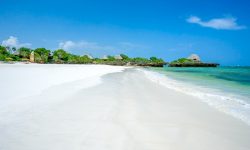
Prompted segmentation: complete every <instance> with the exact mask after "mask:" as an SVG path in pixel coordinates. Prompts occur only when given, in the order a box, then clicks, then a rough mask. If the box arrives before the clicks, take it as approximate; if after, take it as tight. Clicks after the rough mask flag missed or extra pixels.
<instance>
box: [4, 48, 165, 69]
mask: <svg viewBox="0 0 250 150" xmlns="http://www.w3.org/2000/svg"><path fill="white" fill-rule="evenodd" d="M31 55H32V56H33V58H34V62H36V63H57V64H107V65H133V66H152V67H162V66H163V65H165V64H166V63H165V62H164V60H163V59H160V58H156V57H150V59H147V58H142V57H135V58H130V57H128V56H127V55H125V54H120V55H118V56H110V55H109V56H107V57H105V58H103V59H101V58H92V57H90V56H88V55H84V56H79V55H74V54H71V53H69V52H67V51H65V50H63V49H58V50H55V51H50V50H48V49H46V48H36V49H34V50H32V49H30V48H26V47H21V48H19V49H16V48H14V47H13V48H10V47H4V46H0V61H6V62H11V61H23V62H28V61H29V60H30V58H31V57H30V56H31Z"/></svg>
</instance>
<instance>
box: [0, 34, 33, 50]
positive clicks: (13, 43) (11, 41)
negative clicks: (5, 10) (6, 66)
mask: <svg viewBox="0 0 250 150" xmlns="http://www.w3.org/2000/svg"><path fill="white" fill-rule="evenodd" d="M1 45H2V46H9V47H16V48H20V47H30V46H31V44H30V43H20V42H19V40H18V38H17V37H14V36H10V37H9V38H8V39H6V40H3V41H2V44H1Z"/></svg>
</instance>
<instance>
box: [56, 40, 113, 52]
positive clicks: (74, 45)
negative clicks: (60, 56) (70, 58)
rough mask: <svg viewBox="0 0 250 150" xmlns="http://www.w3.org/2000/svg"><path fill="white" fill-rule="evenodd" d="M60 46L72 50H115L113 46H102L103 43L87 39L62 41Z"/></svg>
mask: <svg viewBox="0 0 250 150" xmlns="http://www.w3.org/2000/svg"><path fill="white" fill-rule="evenodd" d="M58 48H60V49H64V50H67V51H72V50H114V48H113V47H111V46H102V45H99V44H98V43H93V42H87V41H79V42H74V41H70V40H69V41H65V42H60V43H59V46H58Z"/></svg>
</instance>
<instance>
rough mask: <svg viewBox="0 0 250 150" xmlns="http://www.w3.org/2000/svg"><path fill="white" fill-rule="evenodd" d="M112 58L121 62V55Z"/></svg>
mask: <svg viewBox="0 0 250 150" xmlns="http://www.w3.org/2000/svg"><path fill="white" fill-rule="evenodd" d="M114 58H115V59H116V60H122V56H121V55H115V56H114Z"/></svg>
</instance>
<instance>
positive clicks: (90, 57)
mask: <svg viewBox="0 0 250 150" xmlns="http://www.w3.org/2000/svg"><path fill="white" fill-rule="evenodd" d="M86 56H87V57H88V58H89V59H94V58H93V57H92V56H91V55H89V54H87V55H86Z"/></svg>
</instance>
